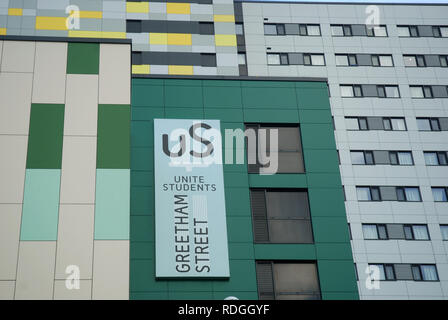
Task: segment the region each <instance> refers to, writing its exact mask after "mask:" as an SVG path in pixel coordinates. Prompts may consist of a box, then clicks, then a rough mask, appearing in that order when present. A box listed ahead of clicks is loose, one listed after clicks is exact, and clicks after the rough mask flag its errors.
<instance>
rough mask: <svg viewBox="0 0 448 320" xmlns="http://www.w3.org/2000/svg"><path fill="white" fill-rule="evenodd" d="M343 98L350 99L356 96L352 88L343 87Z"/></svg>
mask: <svg viewBox="0 0 448 320" xmlns="http://www.w3.org/2000/svg"><path fill="white" fill-rule="evenodd" d="M341 96H342V97H345V98H350V97H353V96H354V93H353V87H352V86H341Z"/></svg>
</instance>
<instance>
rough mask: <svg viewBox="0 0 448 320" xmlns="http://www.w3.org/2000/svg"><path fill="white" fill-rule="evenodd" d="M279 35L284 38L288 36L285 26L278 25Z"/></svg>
mask: <svg viewBox="0 0 448 320" xmlns="http://www.w3.org/2000/svg"><path fill="white" fill-rule="evenodd" d="M277 34H278V35H280V36H284V35H285V34H286V32H285V25H284V24H278V25H277Z"/></svg>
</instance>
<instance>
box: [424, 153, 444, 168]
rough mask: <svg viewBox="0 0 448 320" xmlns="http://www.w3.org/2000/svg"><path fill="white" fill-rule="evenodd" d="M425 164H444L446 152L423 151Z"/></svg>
mask: <svg viewBox="0 0 448 320" xmlns="http://www.w3.org/2000/svg"><path fill="white" fill-rule="evenodd" d="M424 155H425V162H426V165H427V166H446V165H448V157H447V153H446V152H436V151H434V152H424Z"/></svg>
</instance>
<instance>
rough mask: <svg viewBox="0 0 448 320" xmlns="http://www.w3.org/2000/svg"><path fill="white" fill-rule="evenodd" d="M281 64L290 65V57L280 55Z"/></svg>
mask: <svg viewBox="0 0 448 320" xmlns="http://www.w3.org/2000/svg"><path fill="white" fill-rule="evenodd" d="M280 64H283V65H285V64H289V62H288V55H287V54H281V55H280Z"/></svg>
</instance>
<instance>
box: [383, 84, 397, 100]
mask: <svg viewBox="0 0 448 320" xmlns="http://www.w3.org/2000/svg"><path fill="white" fill-rule="evenodd" d="M386 97H388V98H400V91H399V90H398V87H392V86H389V87H386Z"/></svg>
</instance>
